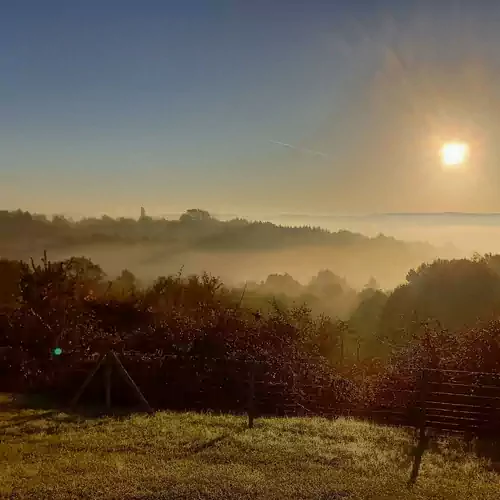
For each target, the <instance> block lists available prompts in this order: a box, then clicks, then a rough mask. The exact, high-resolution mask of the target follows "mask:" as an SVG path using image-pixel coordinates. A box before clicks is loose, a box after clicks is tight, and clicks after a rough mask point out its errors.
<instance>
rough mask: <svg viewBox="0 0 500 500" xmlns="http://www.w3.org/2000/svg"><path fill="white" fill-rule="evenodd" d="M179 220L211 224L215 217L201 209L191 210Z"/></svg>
mask: <svg viewBox="0 0 500 500" xmlns="http://www.w3.org/2000/svg"><path fill="white" fill-rule="evenodd" d="M179 220H180V221H181V222H184V223H186V222H188V223H189V222H210V221H213V220H214V219H213V217H212V216H211V215H210V214H209V213H208V212H207V211H206V210H201V209H200V208H190V209H189V210H186V212H184V213H183V214H182V215H181V216H180V218H179Z"/></svg>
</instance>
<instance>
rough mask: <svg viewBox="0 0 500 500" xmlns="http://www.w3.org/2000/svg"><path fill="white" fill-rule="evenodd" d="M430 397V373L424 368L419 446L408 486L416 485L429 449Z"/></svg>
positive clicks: (421, 381) (421, 388)
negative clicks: (427, 430)
mask: <svg viewBox="0 0 500 500" xmlns="http://www.w3.org/2000/svg"><path fill="white" fill-rule="evenodd" d="M427 395H428V372H427V370H426V369H425V368H424V369H423V370H422V373H421V379H420V408H419V422H418V444H417V446H416V448H415V453H414V460H413V468H412V471H411V475H410V480H409V481H408V484H409V485H410V486H412V485H414V484H415V482H416V481H417V477H418V473H419V471H420V464H421V463H422V456H423V454H424V452H425V449H426V448H427V444H428V437H427V435H426V433H425V427H426V421H427V417H426V401H427Z"/></svg>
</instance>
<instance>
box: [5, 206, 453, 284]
mask: <svg viewBox="0 0 500 500" xmlns="http://www.w3.org/2000/svg"><path fill="white" fill-rule="evenodd" d="M0 233H1V234H2V239H1V241H0V257H4V258H10V259H29V258H30V257H35V258H39V257H40V256H41V255H42V253H43V251H44V250H47V251H48V253H49V256H50V257H51V258H52V259H56V260H57V259H64V258H67V257H70V256H74V255H85V256H86V257H89V258H91V259H92V260H93V261H95V262H96V263H98V264H99V265H101V266H102V267H103V268H104V269H105V271H106V272H109V273H110V274H116V273H118V272H120V271H121V269H123V268H125V267H126V268H128V269H130V270H132V271H133V272H134V273H135V274H136V275H138V276H139V277H141V278H144V279H146V280H147V279H153V278H155V277H156V276H157V275H159V274H160V275H161V274H170V273H176V272H177V271H178V270H179V269H180V268H181V267H182V268H183V269H184V270H185V272H186V273H201V272H203V271H208V272H210V273H212V274H215V275H219V276H221V277H222V278H223V279H224V280H225V281H227V282H231V283H238V282H242V281H245V280H261V279H264V278H265V277H267V276H268V275H269V274H271V273H284V272H288V273H290V274H292V275H294V276H296V277H297V278H298V279H299V280H302V281H303V280H308V279H309V278H310V277H311V276H312V275H314V274H316V273H317V272H318V271H319V270H320V269H326V268H328V269H332V270H333V271H335V272H336V273H337V274H339V275H341V276H344V277H346V278H347V279H348V280H349V281H350V282H351V283H352V284H353V285H355V286H358V287H361V286H363V285H364V284H365V283H366V282H367V281H368V279H369V278H370V277H371V276H375V277H376V278H377V280H378V281H379V282H380V284H381V285H382V286H384V287H393V286H396V285H397V284H399V283H401V282H402V281H403V280H404V277H405V274H406V272H407V270H408V269H410V268H413V267H415V266H417V265H418V264H420V263H421V262H424V261H430V260H432V259H434V258H436V257H445V256H446V255H443V250H438V249H437V248H435V247H433V246H431V245H428V244H425V243H412V242H403V241H399V240H396V239H394V238H391V237H386V236H383V235H379V236H375V237H367V236H363V235H361V234H358V233H353V232H350V231H346V230H341V231H336V232H330V231H327V230H325V229H321V228H317V227H308V226H303V227H287V226H281V225H276V224H272V223H270V222H251V221H247V220H243V219H233V220H229V221H220V220H217V219H215V218H213V217H212V216H210V214H209V213H208V212H206V211H203V210H198V209H196V210H188V211H187V212H186V213H184V214H183V215H182V216H181V217H180V218H179V219H178V220H166V219H153V218H150V217H148V216H146V215H144V214H143V215H142V216H141V217H140V218H139V219H137V220H136V219H127V218H119V219H113V218H111V217H107V216H103V217H102V218H99V219H97V218H88V219H82V220H80V221H71V220H67V219H65V218H64V217H62V216H56V217H53V218H52V219H49V218H48V217H46V216H43V215H36V214H30V213H28V212H22V211H16V212H7V211H4V212H0Z"/></svg>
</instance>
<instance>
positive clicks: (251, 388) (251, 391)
mask: <svg viewBox="0 0 500 500" xmlns="http://www.w3.org/2000/svg"><path fill="white" fill-rule="evenodd" d="M249 372H250V373H249V377H248V401H247V412H248V428H249V429H253V421H254V418H255V363H251V364H250V370H249Z"/></svg>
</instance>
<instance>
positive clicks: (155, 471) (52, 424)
mask: <svg viewBox="0 0 500 500" xmlns="http://www.w3.org/2000/svg"><path fill="white" fill-rule="evenodd" d="M245 424H246V421H245V419H244V418H242V417H234V416H214V415H200V414H191V413H187V414H186V413H184V414H176V413H167V412H162V413H157V414H156V415H154V416H143V415H132V416H130V417H126V418H98V419H84V418H81V417H75V416H71V415H68V414H65V413H59V412H57V411H55V412H48V411H43V410H20V409H14V408H9V407H8V406H6V405H4V410H3V411H2V412H1V413H0V498H47V499H54V500H56V499H63V498H64V499H67V498H89V499H99V498H106V499H110V498H113V499H115V498H116V499H183V498H186V499H187V498H189V499H209V498H214V499H215V498H217V499H219V498H223V499H229V498H238V499H243V498H248V499H264V498H265V499H321V500H327V499H328V500H337V499H356V500H363V499H395V500H396V499H398V500H400V499H427V498H429V499H430V498H432V499H447V500H449V499H467V500H474V499H477V500H479V499H481V500H488V499H492V500H493V499H498V498H499V493H498V492H499V491H500V478H499V476H497V475H496V474H495V473H493V472H490V471H489V467H488V463H487V462H485V461H481V460H479V459H477V458H476V457H474V456H472V455H469V454H467V453H465V452H464V451H463V450H462V449H461V447H460V446H459V445H458V443H453V442H452V441H442V442H441V443H440V444H439V447H438V449H437V450H434V451H432V452H429V453H427V454H426V455H425V456H424V461H423V467H422V472H421V476H420V478H419V481H418V484H417V485H416V486H415V487H414V489H413V490H412V491H410V490H408V489H407V488H406V481H407V478H408V475H409V470H410V465H411V461H410V457H409V451H410V449H411V444H412V443H413V439H412V436H411V435H409V434H408V433H406V432H405V431H403V430H399V429H394V428H388V427H381V426H376V425H372V424H369V423H365V422H359V421H354V420H345V419H339V420H337V421H328V420H325V419H298V418H293V419H261V420H257V422H256V427H255V428H254V429H252V430H249V429H246V425H245Z"/></svg>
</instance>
